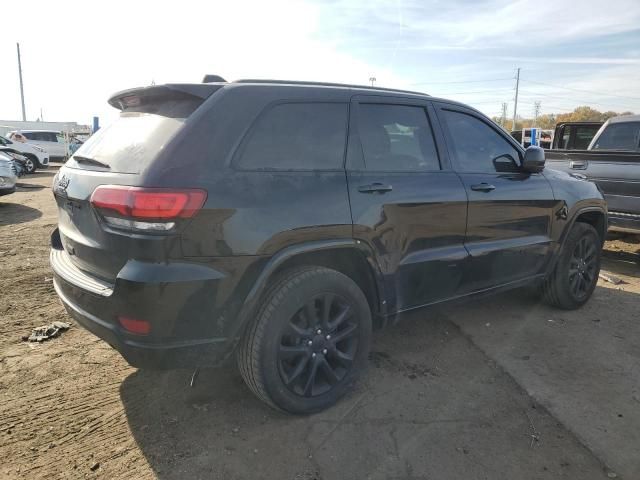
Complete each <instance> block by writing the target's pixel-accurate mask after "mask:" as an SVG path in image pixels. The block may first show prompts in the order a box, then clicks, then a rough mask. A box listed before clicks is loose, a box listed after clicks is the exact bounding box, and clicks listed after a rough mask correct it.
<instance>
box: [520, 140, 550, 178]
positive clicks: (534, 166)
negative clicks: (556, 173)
mask: <svg viewBox="0 0 640 480" xmlns="http://www.w3.org/2000/svg"><path fill="white" fill-rule="evenodd" d="M544 162H545V160H544V150H543V149H542V148H540V147H536V146H535V145H531V146H530V147H527V149H526V150H525V152H524V160H523V161H522V169H523V170H524V171H525V172H529V173H540V172H541V171H542V170H544Z"/></svg>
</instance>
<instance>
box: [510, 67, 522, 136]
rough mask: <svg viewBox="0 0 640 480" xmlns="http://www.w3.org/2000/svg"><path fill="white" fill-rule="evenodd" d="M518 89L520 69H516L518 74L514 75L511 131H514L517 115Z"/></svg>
mask: <svg viewBox="0 0 640 480" xmlns="http://www.w3.org/2000/svg"><path fill="white" fill-rule="evenodd" d="M519 88H520V67H518V73H517V74H516V99H515V102H514V104H513V125H512V126H511V130H515V129H516V118H517V117H516V116H517V115H518V89H519Z"/></svg>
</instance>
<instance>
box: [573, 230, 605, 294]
mask: <svg viewBox="0 0 640 480" xmlns="http://www.w3.org/2000/svg"><path fill="white" fill-rule="evenodd" d="M594 240H595V239H594V238H593V236H584V237H582V238H580V240H578V242H577V243H576V245H575V247H574V249H573V254H572V255H571V260H570V262H569V287H570V288H571V293H572V295H573V296H574V297H575V298H576V299H582V298H584V297H585V295H587V294H588V293H589V292H590V291H591V287H592V285H593V283H594V282H595V281H597V274H598V272H597V266H598V263H597V258H596V252H597V251H598V248H599V247H598V245H596V244H595V242H594Z"/></svg>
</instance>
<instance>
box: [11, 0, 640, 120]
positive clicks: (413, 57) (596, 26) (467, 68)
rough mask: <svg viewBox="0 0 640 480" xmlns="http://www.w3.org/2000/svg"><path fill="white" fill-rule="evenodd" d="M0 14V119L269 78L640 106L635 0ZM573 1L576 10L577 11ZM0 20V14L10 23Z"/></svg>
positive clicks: (157, 6)
mask: <svg viewBox="0 0 640 480" xmlns="http://www.w3.org/2000/svg"><path fill="white" fill-rule="evenodd" d="M16 5H17V6H18V8H19V10H20V14H19V15H18V14H16V15H12V16H11V19H10V21H5V22H3V28H2V34H1V35H0V48H1V49H2V51H3V53H4V55H3V62H2V68H0V119H3V120H7V119H11V120H13V119H16V120H17V119H20V117H21V109H20V93H19V81H18V68H17V56H16V42H20V48H21V51H22V67H23V77H24V89H25V103H26V110H27V119H28V120H35V119H37V118H38V117H40V116H41V112H42V117H43V119H44V120H46V121H76V122H78V123H81V124H90V123H91V118H92V117H93V116H94V115H97V116H99V117H100V119H101V124H103V125H104V124H106V123H109V122H110V121H113V120H114V119H115V118H117V111H116V110H115V109H113V108H111V107H110V106H109V105H108V104H107V99H108V98H109V96H110V95H111V94H113V93H114V92H116V91H119V90H122V89H125V88H131V87H136V86H144V85H149V84H151V83H152V82H155V83H156V84H161V83H175V82H199V81H200V80H201V79H202V77H203V75H204V74H206V73H210V74H217V75H220V76H222V77H224V78H225V79H227V80H235V79H239V78H278V79H291V80H316V81H330V82H342V83H355V84H368V83H369V82H370V80H369V79H370V78H371V77H375V79H376V80H375V84H376V85H378V86H383V87H391V88H403V89H410V90H417V91H421V92H425V93H428V94H431V95H434V96H439V97H444V98H450V99H454V100H458V101H462V102H465V103H467V104H470V105H472V106H474V107H476V108H478V109H479V110H481V111H483V112H484V113H485V114H487V115H490V116H494V115H499V114H500V113H501V110H502V103H503V102H506V103H507V104H508V110H507V111H508V114H507V117H508V118H510V117H511V116H512V115H513V107H514V105H513V104H514V94H515V74H516V69H517V68H518V67H519V68H520V69H521V70H520V92H519V93H520V95H519V100H518V114H519V115H520V116H523V117H531V116H533V111H534V104H535V102H540V112H541V113H565V112H568V111H571V110H573V108H575V107H576V106H579V105H588V106H591V107H593V108H595V109H598V110H601V111H605V110H614V111H618V112H622V111H629V110H630V111H634V112H636V113H640V1H639V0H608V1H607V2H602V1H601V0H582V1H580V2H575V1H572V0H553V1H548V0H538V1H536V2H531V1H519V0H517V1H502V0H444V1H442V0H385V1H381V0H350V1H347V0H326V1H289V0H269V1H264V0H262V1H243V0H234V1H233V2H229V1H216V0H213V1H211V0H209V1H204V0H202V1H191V0H182V1H181V2H163V1H159V0H156V1H144V0H137V1H134V0H129V1H127V2H124V1H120V0H110V1H108V2H107V1H95V0H94V1H71V0H69V1H65V0H59V1H56V2H51V1H33V0H21V1H20V2H19V3H18V4H16ZM578 5H579V6H578ZM5 20H6V19H5Z"/></svg>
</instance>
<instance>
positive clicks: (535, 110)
mask: <svg viewBox="0 0 640 480" xmlns="http://www.w3.org/2000/svg"><path fill="white" fill-rule="evenodd" d="M538 115H540V102H533V126H534V127H537V126H538Z"/></svg>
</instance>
